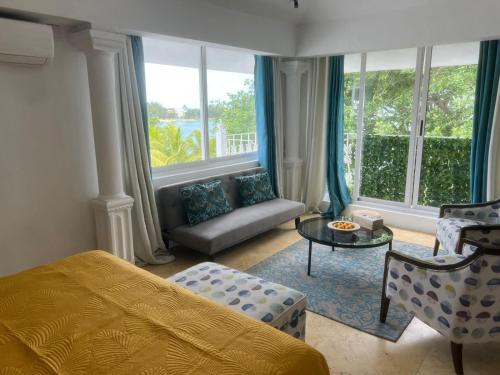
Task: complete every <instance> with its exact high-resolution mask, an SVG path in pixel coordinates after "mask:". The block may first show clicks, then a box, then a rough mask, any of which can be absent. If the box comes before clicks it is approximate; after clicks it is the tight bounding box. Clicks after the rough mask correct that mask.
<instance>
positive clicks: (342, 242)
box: [297, 217, 392, 276]
mask: <svg viewBox="0 0 500 375" xmlns="http://www.w3.org/2000/svg"><path fill="white" fill-rule="evenodd" d="M339 220H342V218H341V219H339ZM330 221H333V219H332V218H328V217H315V218H312V219H307V220H305V221H303V222H301V223H300V224H299V226H298V228H297V230H298V232H299V234H300V235H301V236H302V237H304V238H305V239H307V240H309V259H308V261H307V275H309V276H310V275H311V254H312V243H313V242H316V243H319V244H322V245H327V246H331V247H332V251H335V247H343V248H369V247H378V246H383V245H387V244H388V245H389V250H392V231H391V230H390V229H389V228H387V227H386V226H384V227H383V228H381V229H378V230H376V231H371V230H369V229H366V228H361V229H359V230H358V231H356V232H354V233H339V232H336V231H333V230H331V229H330V228H328V227H327V224H328V223H329V222H330Z"/></svg>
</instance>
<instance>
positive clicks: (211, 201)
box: [179, 180, 233, 225]
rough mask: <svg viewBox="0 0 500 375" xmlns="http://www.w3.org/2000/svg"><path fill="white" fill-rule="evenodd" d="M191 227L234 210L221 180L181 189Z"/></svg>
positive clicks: (183, 203)
mask: <svg viewBox="0 0 500 375" xmlns="http://www.w3.org/2000/svg"><path fill="white" fill-rule="evenodd" d="M179 193H180V196H181V200H182V205H183V206H184V210H185V211H186V215H187V218H188V221H189V224H190V225H196V224H199V223H202V222H204V221H207V220H209V219H211V218H213V217H216V216H219V215H222V214H225V213H228V212H231V211H232V210H233V209H232V208H231V206H230V205H229V202H228V200H227V198H226V194H225V193H224V189H223V188H222V182H221V181H220V180H215V181H210V182H207V183H204V184H194V185H189V186H184V187H181V188H180V189H179Z"/></svg>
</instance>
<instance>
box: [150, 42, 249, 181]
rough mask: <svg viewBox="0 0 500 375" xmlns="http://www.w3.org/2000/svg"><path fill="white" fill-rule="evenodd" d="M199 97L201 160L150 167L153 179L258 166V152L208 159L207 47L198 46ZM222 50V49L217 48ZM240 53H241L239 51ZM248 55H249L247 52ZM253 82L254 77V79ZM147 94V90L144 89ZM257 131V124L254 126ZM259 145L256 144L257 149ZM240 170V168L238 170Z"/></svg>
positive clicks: (166, 178)
mask: <svg viewBox="0 0 500 375" xmlns="http://www.w3.org/2000/svg"><path fill="white" fill-rule="evenodd" d="M198 47H199V64H198V72H199V95H200V121H201V132H202V134H201V137H202V150H201V157H202V159H201V160H195V161H192V162H185V163H176V164H172V165H166V166H162V167H151V171H152V175H153V179H160V180H165V181H166V180H168V176H169V175H172V174H174V175H178V174H187V175H189V174H190V173H196V172H198V171H204V170H207V169H211V168H221V167H230V166H232V165H241V166H245V167H250V168H251V167H255V166H258V164H259V163H258V151H254V152H244V153H240V154H236V155H226V156H220V157H210V146H209V145H210V135H209V131H210V130H209V113H208V82H207V46H206V45H199V46H198ZM217 48H223V47H217ZM240 52H241V51H240ZM248 54H251V53H250V52H248ZM254 82H255V77H254ZM146 92H147V88H146ZM148 126H149V125H148ZM255 127H256V128H255V129H256V131H257V124H255ZM258 147H259V145H258V144H257V148H258ZM240 169H241V168H240Z"/></svg>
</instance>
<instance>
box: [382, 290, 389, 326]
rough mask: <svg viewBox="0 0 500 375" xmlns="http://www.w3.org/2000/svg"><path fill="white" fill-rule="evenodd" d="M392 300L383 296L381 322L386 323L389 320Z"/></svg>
mask: <svg viewBox="0 0 500 375" xmlns="http://www.w3.org/2000/svg"><path fill="white" fill-rule="evenodd" d="M390 303H391V300H390V299H389V298H387V297H386V296H385V295H383V296H382V301H381V303H380V322H381V323H385V320H386V319H387V312H388V311H389V305H390Z"/></svg>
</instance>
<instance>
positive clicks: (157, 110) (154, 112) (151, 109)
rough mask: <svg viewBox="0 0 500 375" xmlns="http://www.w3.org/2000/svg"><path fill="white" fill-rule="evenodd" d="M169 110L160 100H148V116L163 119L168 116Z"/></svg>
mask: <svg viewBox="0 0 500 375" xmlns="http://www.w3.org/2000/svg"><path fill="white" fill-rule="evenodd" d="M167 114H168V110H167V109H166V108H165V107H164V106H163V105H161V104H160V103H158V102H148V117H149V118H156V119H162V118H166V117H167Z"/></svg>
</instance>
